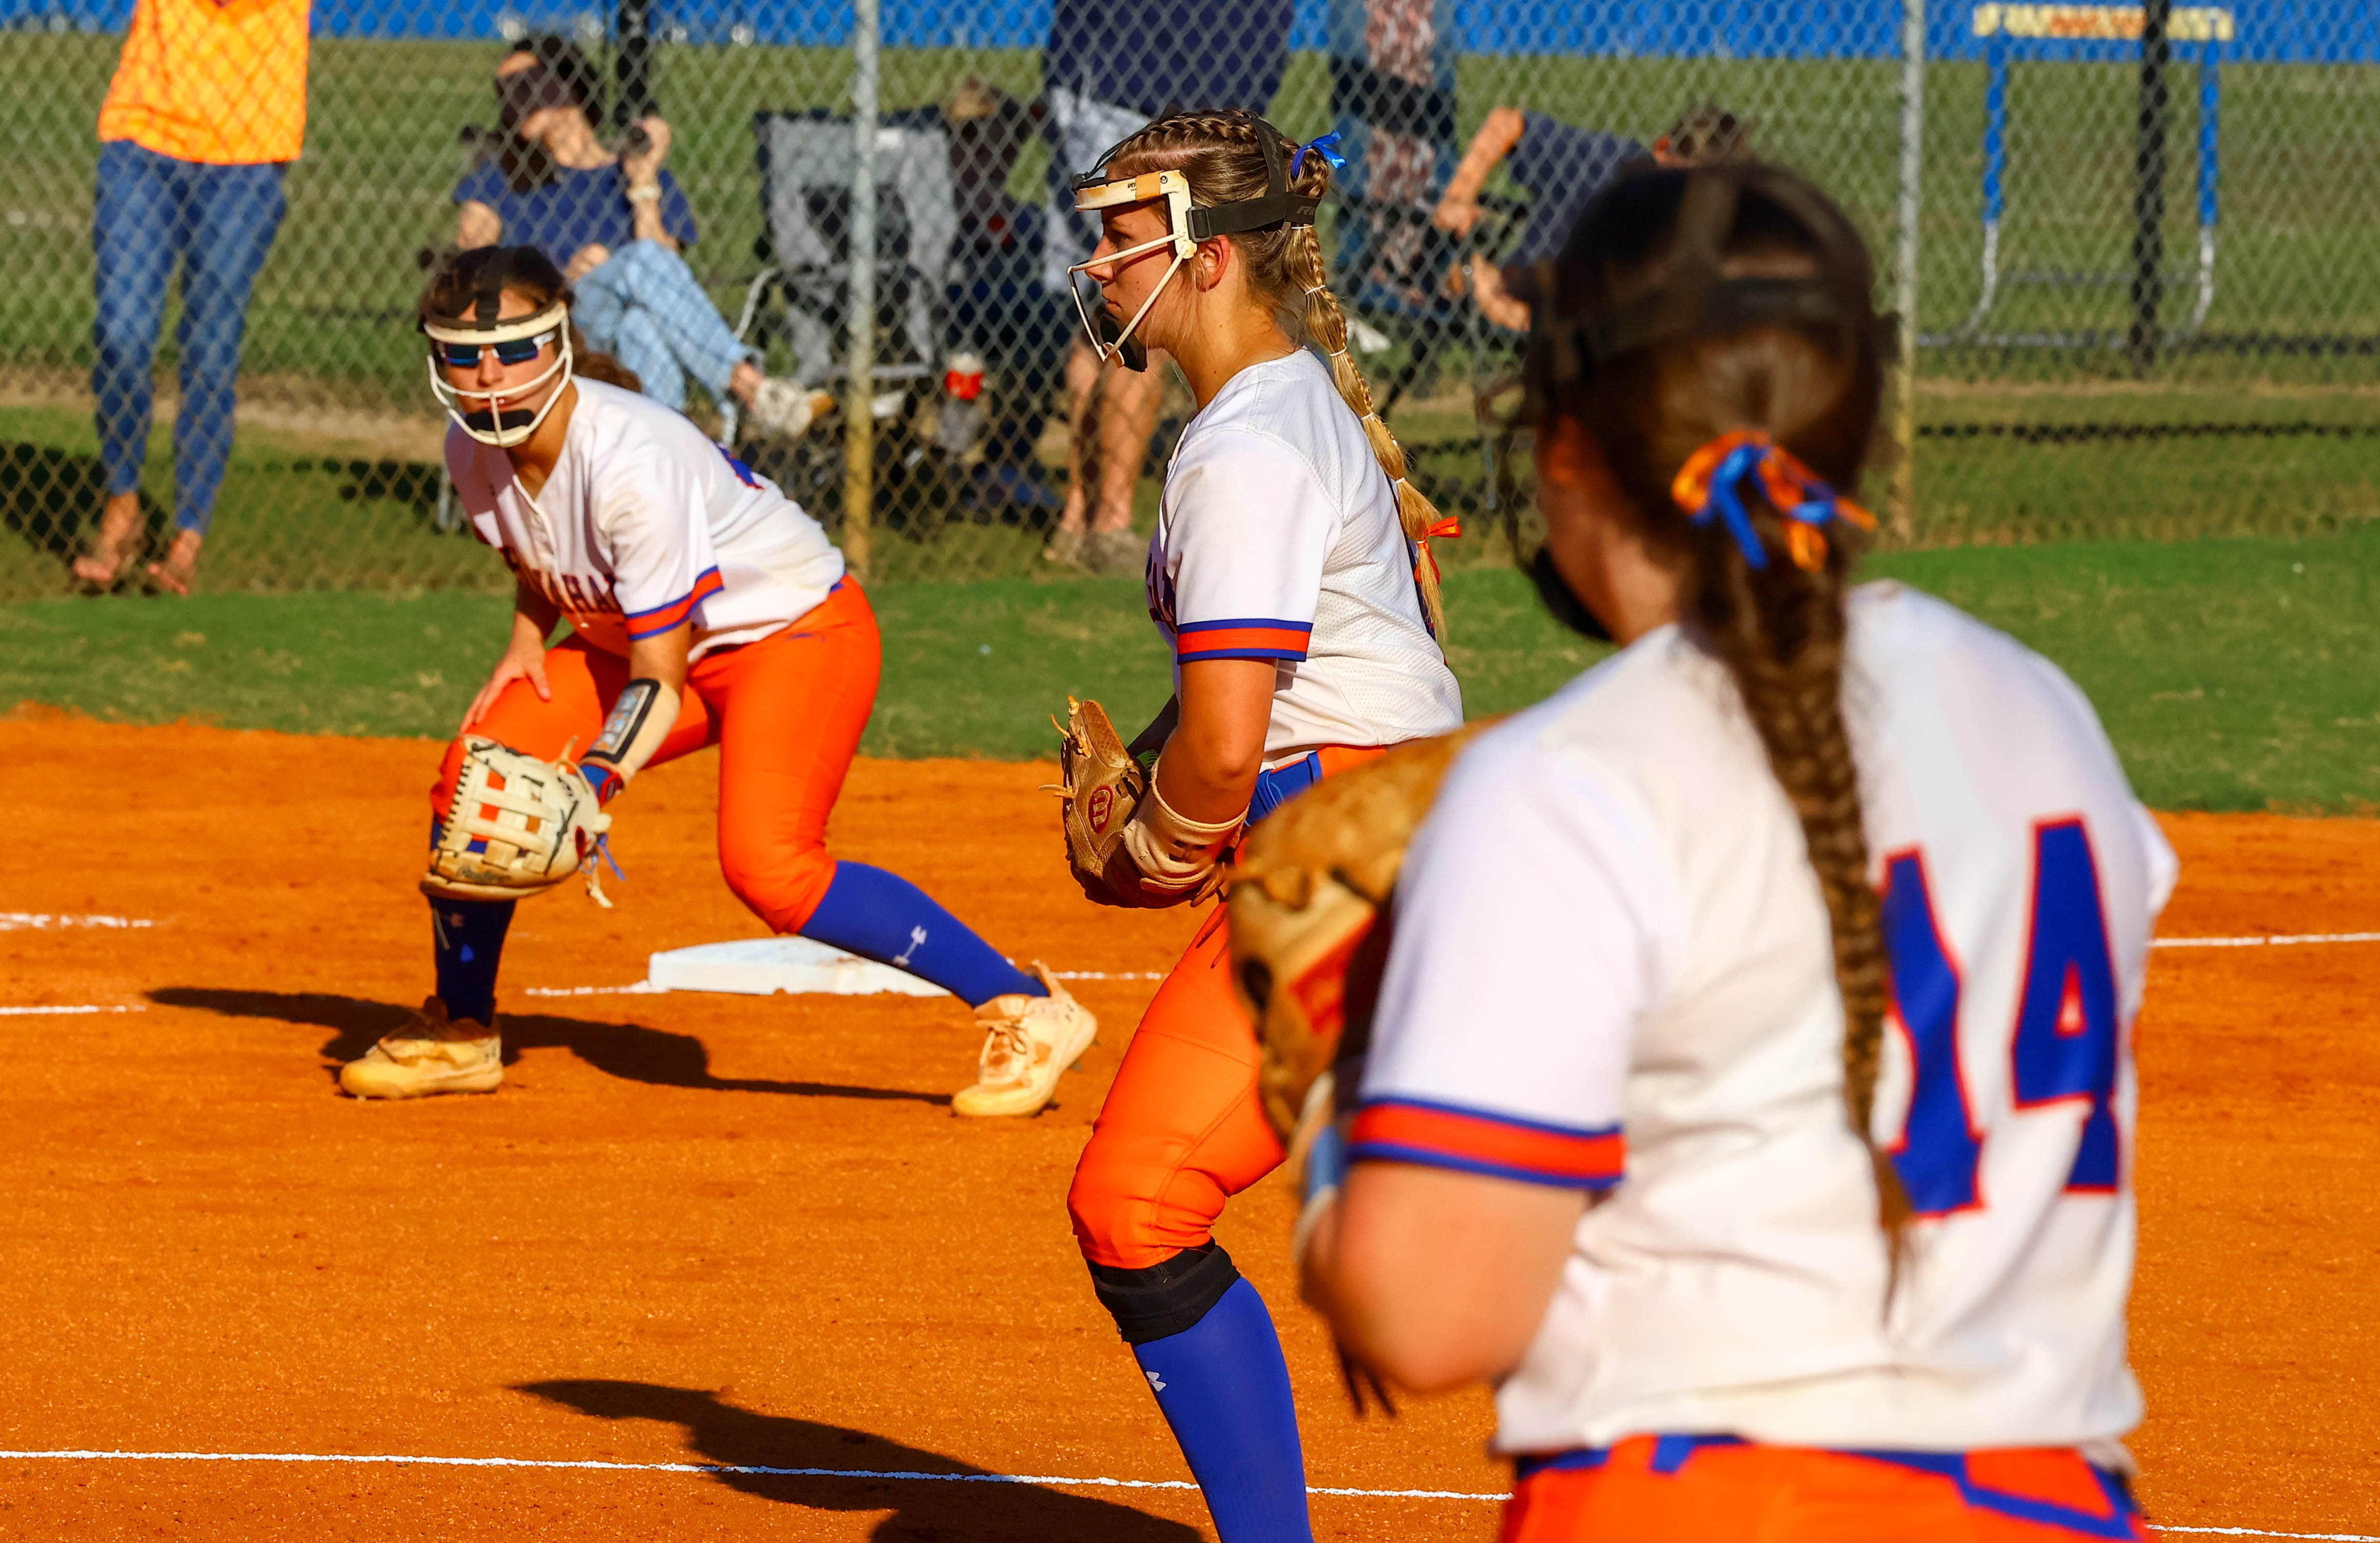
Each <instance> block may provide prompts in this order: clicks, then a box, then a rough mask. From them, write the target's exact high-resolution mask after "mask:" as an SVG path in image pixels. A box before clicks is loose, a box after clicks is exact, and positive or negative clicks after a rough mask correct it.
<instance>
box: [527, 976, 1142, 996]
mask: <svg viewBox="0 0 2380 1543" xmlns="http://www.w3.org/2000/svg"><path fill="white" fill-rule="evenodd" d="M1050 979H1051V980H1055V981H1161V980H1163V979H1165V971H1163V970H1051V971H1050ZM521 995H523V996H667V995H670V988H669V987H667V986H657V985H655V984H653V983H652V982H650V981H638V982H637V983H636V984H634V985H630V986H530V987H528V988H527V989H525V990H524V991H522V993H521ZM706 995H707V994H706Z"/></svg>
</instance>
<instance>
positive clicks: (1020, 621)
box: [0, 531, 2380, 812]
mask: <svg viewBox="0 0 2380 1543" xmlns="http://www.w3.org/2000/svg"><path fill="white" fill-rule="evenodd" d="M1871 570H1872V572H1873V573H1876V575H1879V576H1890V577H1895V578H1899V579H1901V580H1903V581H1904V582H1907V583H1910V584H1913V585H1918V586H1919V587H1922V588H1925V589H1927V590H1931V591H1933V592H1934V593H1937V594H1939V595H1942V596H1943V597H1946V598H1948V599H1949V600H1951V601H1953V602H1954V603H1956V604H1958V605H1961V606H1963V607H1965V608H1966V609H1969V610H1972V611H1973V612H1974V613H1975V614H1976V615H1978V616H1981V617H1983V618H1984V619H1985V620H1986V621H1991V622H1993V623H1994V624H1995V625H1998V626H2000V627H2004V628H2006V629H2007V630H2008V631H2010V633H2014V634H2015V635H2016V636H2017V637H2019V638H2021V639H2022V640H2023V641H2024V642H2026V643H2027V644H2029V645H2032V646H2034V647H2035V648H2037V649H2039V650H2041V651H2042V652H2043V653H2045V654H2046V655H2047V656H2048V657H2051V658H2053V659H2055V660H2057V661H2058V664H2060V665H2061V666H2063V667H2064V668H2065V669H2067V671H2068V672H2069V673H2070V674H2071V675H2072V676H2073V677H2074V679H2075V680H2076V681H2078V682H2079V683H2080V684H2081V685H2082V687H2083V690H2084V691H2086V692H2087V693H2090V696H2091V698H2092V700H2093V701H2094V702H2095V703H2096V704H2097V705H2098V708H2099V712H2100V715H2101V717H2102V718H2103V719H2104V720H2105V722H2106V723H2107V730H2108V732H2109V734H2110V735H2111V736H2112V737H2113V738H2114V740H2115V742H2116V745H2117V747H2118V749H2119V751H2120V752H2121V753H2122V754H2123V757H2124V761H2125V765H2127V767H2128V768H2129V769H2130V771H2131V776H2132V779H2133V783H2134V785H2135V787H2137V788H2138V789H2139V790H2140V792H2141V794H2142V796H2143V798H2145V799H2147V800H2148V801H2149V802H2151V803H2153V804H2155V805H2156V806H2157V807H2159V808H2168V809H2265V808H2284V809H2302V810H2329V811H2342V810H2361V811H2366V812H2368V811H2369V810H2370V808H2371V807H2372V805H2373V803H2374V802H2375V799H2376V798H2380V793H2375V790H2380V678H2375V676H2374V672H2373V670H2372V669H2371V660H2372V659H2373V658H2374V657H2375V654H2380V532H2374V531H2352V532H2342V533H2336V534H2331V535H2324V536H2309V537H2305V538H2302V539H2291V540H2284V539H2276V538H2243V539H2235V540H2225V541H2195V542H2180V543H2171V544H2140V545H2121V544H2107V545H2089V546H2083V545H2076V546H2067V547H2059V548H2046V547H2043V548H1995V549H1967V550H1955V551H1937V552H1904V553H1896V554H1888V555H1886V556H1881V557H1878V558H1876V559H1875V560H1873V561H1872V562H1871ZM1447 590H1448V597H1449V607H1450V610H1451V621H1452V629H1453V645H1452V647H1451V649H1450V657H1451V660H1452V662H1453V664H1454V666H1455V669H1456V672H1457V673H1458V674H1459V675H1460V676H1461V677H1462V679H1463V695H1464V702H1465V705H1466V707H1467V708H1468V709H1469V711H1470V712H1471V713H1472V714H1474V715H1475V716H1478V715H1485V714H1489V713H1498V712H1504V711H1508V710H1510V709H1512V708H1514V707H1519V706H1523V705H1527V704H1528V703H1530V702H1534V701H1536V700H1538V699H1539V698H1541V697H1543V696H1544V695H1545V694H1547V693H1548V692H1550V691H1552V690H1553V689H1555V688H1556V687H1557V686H1559V685H1560V683H1561V682H1562V681H1566V680H1568V679H1570V678H1571V677H1572V676H1573V675H1574V674H1576V673H1577V672H1578V671H1579V670H1580V669H1585V667H1586V666H1587V665H1589V664H1591V663H1592V662H1594V660H1595V658H1596V657H1597V656H1598V653H1599V650H1597V649H1596V648H1594V647H1592V646H1590V645H1586V644H1585V643H1584V642H1582V641H1580V640H1579V639H1576V638H1574V637H1572V636H1571V635H1569V634H1568V633H1563V632H1561V631H1560V630H1559V629H1558V628H1556V627H1555V626H1554V625H1553V623H1552V622H1551V621H1548V619H1547V618H1546V617H1545V616H1544V614H1543V613H1542V612H1541V611H1540V610H1539V609H1538V608H1537V605H1536V600H1535V598H1534V597H1533V596H1531V594H1530V593H1529V590H1528V586H1527V583H1526V581H1525V580H1524V578H1523V577H1522V576H1521V575H1519V574H1518V573H1512V572H1511V571H1509V570H1495V569H1478V570H1473V571H1468V572H1460V573H1453V574H1451V575H1450V577H1449V579H1448V585H1447ZM874 598H875V601H876V606H877V609H878V611H879V612H880V615H881V617H882V620H883V624H884V635H885V669H884V686H883V691H882V694H881V696H880V699H879V702H878V705H877V709H876V716H875V718H874V720H873V721H872V722H871V723H870V725H869V727H868V738H867V740H866V741H865V747H864V748H865V749H866V751H867V752H868V753H871V754H878V755H897V756H917V755H981V756H990V757H994V758H1001V759H1014V758H1022V757H1028V756H1034V755H1039V754H1044V753H1048V752H1049V749H1050V743H1051V736H1050V729H1049V724H1048V714H1049V713H1050V710H1051V709H1053V708H1056V707H1059V706H1061V705H1062V704H1063V702H1064V699H1065V696H1066V694H1067V693H1070V692H1071V693H1075V694H1076V695H1095V696H1098V697H1099V698H1100V700H1102V701H1103V702H1105V703H1107V704H1108V705H1109V706H1110V707H1111V709H1112V710H1113V712H1114V713H1115V716H1116V717H1118V719H1119V720H1131V721H1134V722H1137V721H1140V720H1142V719H1143V718H1145V717H1147V715H1148V714H1149V713H1152V712H1154V711H1155V709H1156V708H1157V707H1158V705H1160V703H1161V702H1162V701H1163V699H1164V697H1165V694H1166V693H1167V690H1168V689H1169V687H1168V679H1167V669H1166V661H1165V657H1164V653H1163V650H1162V649H1161V648H1160V646H1159V645H1158V643H1157V639H1156V636H1155V633H1154V632H1153V631H1152V629H1151V628H1150V627H1149V625H1148V621H1147V616H1146V615H1145V614H1144V612H1143V609H1142V605H1141V599H1140V592H1139V586H1138V585H1135V584H1133V583H1131V582H1130V581H1125V580H1091V581H1081V582H1075V583H1070V584H1044V583H1035V582H1030V581H1024V580H1008V581H997V582H990V583H978V584H967V585H946V584H908V585H886V586H882V587H880V588H878V589H877V590H876V591H875V592H874ZM504 609H505V601H504V597H502V596H498V595H490V594H475V593H468V592H452V591H449V592H431V593H426V594H418V595H410V596H402V597H400V596H390V595H352V596H348V595H321V594H301V595H284V596H273V597H239V596H216V597H200V598H198V599H194V600H189V601H180V602H175V601H163V600H158V601H146V602H143V601H135V600H109V601H70V600H57V601H42V602H36V603H31V604H25V605H17V606H9V607H0V704H5V703H10V702H17V701H31V702H38V703H47V704H53V705H58V706H63V707H67V708H71V709H74V710H77V711H80V712H84V713H89V714H92V715H94V716H97V717H103V718H108V719H115V720H121V721H128V722H142V723H150V722H164V721H170V720H174V719H176V718H182V717H191V718H197V719H201V720H208V721H213V722H219V723H223V724H225V725H229V726H235V727H243V728H258V729H283V730H289V731H296V732H316V733H342V734H400V735H431V736H441V735H444V734H446V733H449V732H451V731H452V730H453V728H454V725H455V719H456V717H458V716H459V714H460V713H461V711H462V708H463V706H464V705H465V704H466V703H468V701H469V699H470V696H471V693H472V692H473V691H474V690H475V689H476V688H477V686H478V684H479V682H480V680H481V679H482V678H484V674H485V671H486V670H487V669H488V667H489V665H490V663H491V662H492V658H493V656H494V653H495V650H496V646H497V644H498V642H499V641H500V640H501V638H502V636H503V629H504Z"/></svg>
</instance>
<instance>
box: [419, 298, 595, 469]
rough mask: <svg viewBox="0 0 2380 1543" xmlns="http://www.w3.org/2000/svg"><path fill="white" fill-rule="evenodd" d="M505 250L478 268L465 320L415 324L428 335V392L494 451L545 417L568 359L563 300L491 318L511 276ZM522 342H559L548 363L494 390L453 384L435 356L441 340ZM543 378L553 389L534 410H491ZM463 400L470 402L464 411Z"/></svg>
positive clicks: (563, 382) (484, 344) (557, 397)
mask: <svg viewBox="0 0 2380 1543" xmlns="http://www.w3.org/2000/svg"><path fill="white" fill-rule="evenodd" d="M509 255H510V254H509V253H506V252H498V253H497V254H496V255H495V256H493V257H492V258H491V259H489V260H488V263H487V265H486V266H485V267H483V268H481V269H480V280H479V288H478V293H477V295H474V296H473V299H472V306H471V315H470V317H469V319H465V320H455V321H430V320H426V319H425V320H424V321H423V322H422V323H421V331H422V333H423V335H424V336H426V337H428V338H429V339H430V359H429V365H430V394H431V395H432V396H434V397H436V398H437V399H438V404H439V405H440V406H441V407H443V408H445V409H446V416H448V417H450V418H453V419H454V420H455V427H456V428H460V429H462V431H463V432H464V433H466V434H468V435H469V436H471V438H473V439H475V440H479V441H480V443H481V444H483V445H494V446H496V447H497V448H498V449H500V450H501V449H506V448H509V447H511V446H513V445H516V444H519V443H521V442H522V441H524V440H527V439H528V437H529V436H530V435H532V434H534V433H536V432H537V426H538V425H539V424H540V423H543V422H544V421H545V416H546V415H547V414H548V413H551V412H553V404H555V403H557V402H559V401H561V400H562V389H563V387H565V386H567V385H568V384H569V383H570V371H571V364H572V359H571V354H570V307H568V305H567V304H565V302H564V301H561V300H556V301H555V302H554V303H553V305H551V306H548V307H546V308H545V309H543V310H541V311H540V312H538V313H537V314H536V315H535V316H524V317H520V318H518V319H515V320H512V321H499V320H497V319H496V314H497V312H499V311H501V310H502V309H504V280H505V279H507V278H508V277H510V276H511V271H512V264H511V263H510V261H508V260H507V259H508V257H509ZM524 341H534V342H535V343H536V344H538V346H539V347H540V348H541V347H543V346H545V344H548V343H555V342H558V343H559V344H560V346H559V347H557V348H556V349H555V350H554V355H553V363H552V364H550V365H548V366H546V368H544V369H543V370H541V371H540V372H539V373H538V375H537V376H536V378H535V379H533V380H523V381H520V382H518V383H517V384H514V385H508V386H504V387H502V388H500V389H498V390H495V391H475V390H473V389H471V388H469V387H467V386H457V385H455V383H454V382H453V381H451V380H448V379H447V378H446V369H445V362H444V360H443V358H441V355H442V354H443V351H444V348H443V345H444V344H450V343H452V344H476V345H477V346H479V347H480V348H482V349H486V348H490V347H492V346H494V345H496V344H504V343H520V342H524ZM557 376H558V377H559V379H558V380H557V379H556V377H557ZM548 381H553V390H552V391H551V392H548V393H547V395H546V399H545V400H544V402H542V403H540V404H539V405H538V408H537V410H536V411H535V412H528V411H522V410H516V411H513V412H509V413H506V412H500V411H498V410H497V408H496V403H497V402H498V401H500V400H503V401H511V402H517V401H519V400H520V399H521V398H523V397H526V396H528V395H530V394H531V393H533V392H536V391H537V389H538V388H539V387H540V386H543V385H545V384H546V383H547V382H548ZM466 404H473V405H471V406H470V408H469V410H468V411H467V410H466ZM473 418H478V419H480V420H481V421H482V422H484V423H485V424H486V425H487V427H486V428H481V427H480V425H479V424H477V423H473V422H472V421H471V420H472V419H473Z"/></svg>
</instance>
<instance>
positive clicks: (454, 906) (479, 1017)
mask: <svg viewBox="0 0 2380 1543" xmlns="http://www.w3.org/2000/svg"><path fill="white" fill-rule="evenodd" d="M517 904H519V902H518V901H516V900H443V899H439V898H435V897H432V898H431V901H430V935H431V939H432V940H433V941H432V946H433V947H434V948H435V949H436V951H437V958H438V998H439V1000H440V1001H442V1002H443V1003H445V1004H446V1016H447V1017H449V1018H458V1019H460V1018H468V1019H471V1020H472V1021H473V1022H475V1023H493V1022H494V1021H495V1013H496V966H497V965H498V964H499V963H500V962H502V961H503V959H504V934H505V933H506V932H507V931H509V930H510V929H511V927H512V924H513V907H514V906H516V905H517Z"/></svg>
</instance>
